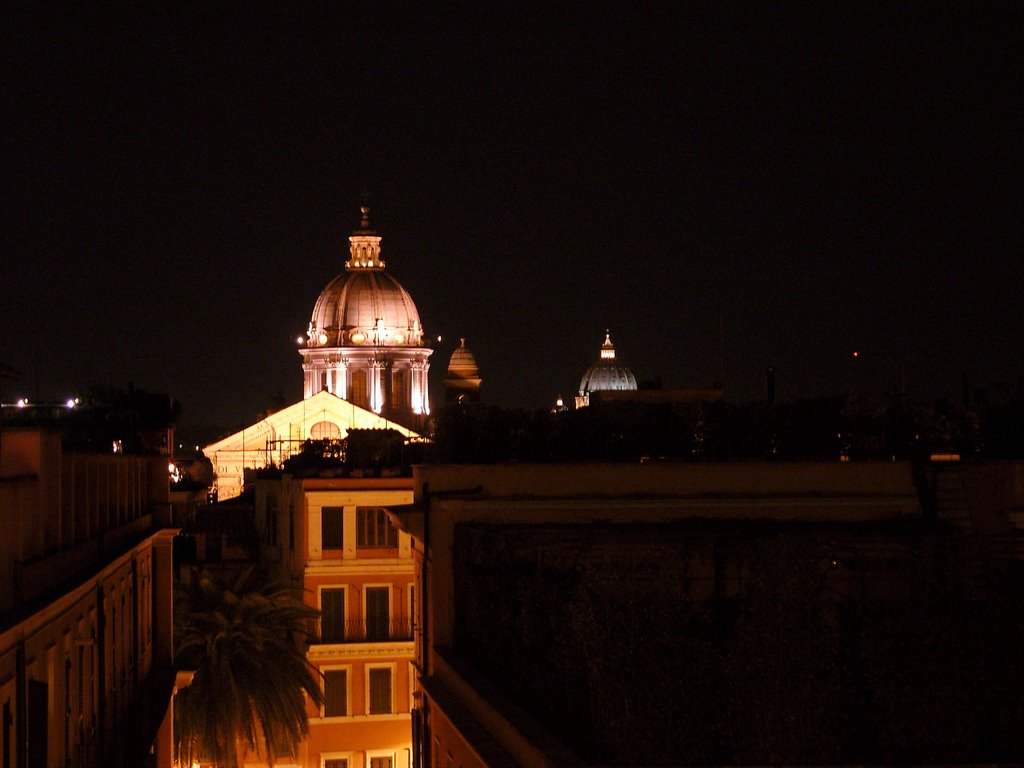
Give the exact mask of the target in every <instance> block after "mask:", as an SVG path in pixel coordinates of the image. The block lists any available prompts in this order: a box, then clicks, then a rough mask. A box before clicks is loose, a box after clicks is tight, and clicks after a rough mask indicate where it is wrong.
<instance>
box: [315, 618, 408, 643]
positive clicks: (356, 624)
mask: <svg viewBox="0 0 1024 768" xmlns="http://www.w3.org/2000/svg"><path fill="white" fill-rule="evenodd" d="M394 640H412V621H411V620H410V619H390V620H388V621H380V620H377V621H372V620H371V621H367V620H358V621H345V622H335V623H333V624H328V623H327V622H326V621H323V620H321V622H320V642H321V643H383V642H388V641H394Z"/></svg>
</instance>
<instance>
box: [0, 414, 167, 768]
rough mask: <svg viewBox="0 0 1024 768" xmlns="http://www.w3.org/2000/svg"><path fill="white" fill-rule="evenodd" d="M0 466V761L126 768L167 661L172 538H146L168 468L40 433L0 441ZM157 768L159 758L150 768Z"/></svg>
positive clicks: (159, 509)
mask: <svg viewBox="0 0 1024 768" xmlns="http://www.w3.org/2000/svg"><path fill="white" fill-rule="evenodd" d="M4 457H5V458H4V462H3V470H4V476H3V477H2V478H0V513H2V520H3V535H2V536H0V587H2V588H0V600H2V602H0V707H2V713H0V760H2V762H3V765H5V766H7V765H12V766H36V765H47V766H54V765H74V766H99V765H117V764H123V763H119V762H118V761H119V760H128V759H129V755H135V757H132V758H131V759H132V760H135V759H138V758H139V757H140V755H139V754H138V753H137V752H136V751H135V750H137V749H140V748H141V749H148V746H149V745H142V746H141V747H140V746H139V745H138V744H136V743H135V737H137V736H141V734H143V733H149V737H150V738H153V737H154V736H155V733H156V731H155V726H154V730H153V731H152V732H149V731H148V730H147V729H148V728H149V726H150V725H153V724H152V722H150V721H147V720H146V718H145V717H142V716H141V714H140V712H141V709H140V701H141V700H143V699H145V698H146V694H145V693H144V690H149V685H150V683H151V682H152V681H151V678H152V677H153V674H154V670H155V667H156V666H157V665H165V666H167V668H169V665H170V661H171V621H172V617H171V610H172V608H171V580H170V536H171V535H172V534H164V533H159V532H155V530H154V520H160V519H162V517H163V515H164V514H165V513H166V512H167V475H166V461H165V460H164V459H163V458H162V457H158V456H155V457H138V456H124V455H116V456H115V455H112V454H111V455H106V454H102V455H96V454H75V453H64V452H63V451H62V447H61V439H60V436H59V435H58V434H55V433H49V432H46V431H43V430H22V431H5V433H4ZM161 468H162V474H161ZM161 480H162V483H161ZM158 544H159V546H158ZM158 550H159V551H160V552H161V554H160V555H159V556H158V555H157V554H156V552H157V551H158ZM159 573H162V574H163V576H162V577H161V576H160V575H159ZM166 694H167V697H168V698H167V699H166V700H165V701H163V704H162V710H163V711H161V712H160V713H159V714H158V715H156V716H157V717H158V718H161V719H162V717H163V715H164V714H165V711H166V710H167V708H168V705H169V696H170V689H169V688H168V689H167V691H166ZM156 706H157V708H158V709H159V708H160V706H161V705H160V704H159V703H157V704H156ZM127 722H134V723H136V724H137V725H136V730H135V731H132V729H127V728H125V723H127ZM169 760H170V754H169V752H166V751H165V752H164V753H163V754H162V755H161V757H160V759H159V760H158V764H159V765H161V766H165V765H169Z"/></svg>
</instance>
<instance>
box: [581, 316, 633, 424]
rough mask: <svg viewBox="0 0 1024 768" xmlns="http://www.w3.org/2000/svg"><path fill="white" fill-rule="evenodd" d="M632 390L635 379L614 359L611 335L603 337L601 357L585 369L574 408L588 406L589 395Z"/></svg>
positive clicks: (627, 369) (607, 334) (631, 373)
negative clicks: (607, 391)
mask: <svg viewBox="0 0 1024 768" xmlns="http://www.w3.org/2000/svg"><path fill="white" fill-rule="evenodd" d="M610 389H611V390H634V389H636V377H635V376H633V372H632V371H631V370H629V368H627V367H626V366H625V365H623V364H622V363H621V362H619V361H618V360H616V359H615V345H613V344H612V339H611V334H610V333H608V332H607V331H606V332H605V335H604V344H602V345H601V356H600V358H598V361H597V362H596V363H594V364H593V365H592V366H590V367H589V368H587V371H586V373H584V374H583V378H582V379H581V380H580V391H579V395H577V396H576V407H577V408H583V407H584V406H587V405H589V404H590V393H591V392H598V391H605V390H610Z"/></svg>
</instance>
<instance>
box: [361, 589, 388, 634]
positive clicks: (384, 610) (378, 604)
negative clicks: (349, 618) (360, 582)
mask: <svg viewBox="0 0 1024 768" xmlns="http://www.w3.org/2000/svg"><path fill="white" fill-rule="evenodd" d="M364 594H365V595H366V616H365V619H366V639H367V640H369V641H370V642H375V641H380V640H387V639H388V638H389V630H390V625H391V588H390V587H367V588H366V590H365V593H364Z"/></svg>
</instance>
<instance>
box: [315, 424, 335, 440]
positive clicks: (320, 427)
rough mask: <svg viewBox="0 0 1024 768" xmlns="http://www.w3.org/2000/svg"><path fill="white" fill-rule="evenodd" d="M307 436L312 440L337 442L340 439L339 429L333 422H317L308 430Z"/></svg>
mask: <svg viewBox="0 0 1024 768" xmlns="http://www.w3.org/2000/svg"><path fill="white" fill-rule="evenodd" d="M309 436H310V437H311V438H313V439H314V440H337V439H338V438H340V437H341V427H339V426H338V425H337V424H335V423H334V422H333V421H318V422H317V423H316V424H314V425H313V426H312V428H311V429H310V430H309Z"/></svg>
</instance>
